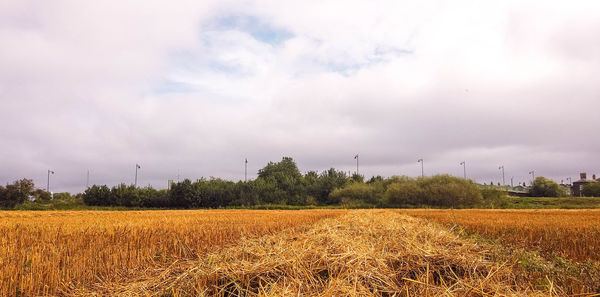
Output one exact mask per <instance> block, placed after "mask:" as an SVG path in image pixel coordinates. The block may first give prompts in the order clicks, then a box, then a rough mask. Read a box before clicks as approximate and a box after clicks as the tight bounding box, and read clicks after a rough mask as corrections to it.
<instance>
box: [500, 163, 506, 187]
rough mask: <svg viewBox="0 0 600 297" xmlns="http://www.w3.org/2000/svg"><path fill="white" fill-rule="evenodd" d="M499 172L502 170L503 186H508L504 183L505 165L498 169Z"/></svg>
mask: <svg viewBox="0 0 600 297" xmlns="http://www.w3.org/2000/svg"><path fill="white" fill-rule="evenodd" d="M498 170H502V185H503V186H504V185H506V182H505V181H504V165H502V166H500V167H498Z"/></svg>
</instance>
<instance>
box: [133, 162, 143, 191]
mask: <svg viewBox="0 0 600 297" xmlns="http://www.w3.org/2000/svg"><path fill="white" fill-rule="evenodd" d="M141 168H142V166H140V165H138V164H135V183H134V186H135V187H136V188H137V172H138V169H141Z"/></svg>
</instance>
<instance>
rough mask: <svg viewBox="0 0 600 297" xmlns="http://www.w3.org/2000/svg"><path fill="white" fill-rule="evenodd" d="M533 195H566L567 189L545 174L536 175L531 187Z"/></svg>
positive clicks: (530, 190) (530, 192)
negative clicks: (544, 175)
mask: <svg viewBox="0 0 600 297" xmlns="http://www.w3.org/2000/svg"><path fill="white" fill-rule="evenodd" d="M529 195H531V197H565V196H567V193H566V190H565V189H563V188H561V187H560V185H559V184H558V183H556V182H555V181H553V180H550V179H547V178H545V177H543V176H540V177H536V178H535V180H534V181H533V183H532V184H531V188H530V189H529Z"/></svg>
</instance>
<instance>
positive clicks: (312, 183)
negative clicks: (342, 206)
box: [304, 168, 349, 204]
mask: <svg viewBox="0 0 600 297" xmlns="http://www.w3.org/2000/svg"><path fill="white" fill-rule="evenodd" d="M304 183H305V185H306V192H307V194H308V195H309V196H311V197H314V198H315V199H316V202H317V203H319V204H331V203H332V201H331V200H329V194H331V192H333V190H335V189H337V188H343V187H344V186H346V185H347V184H348V183H349V181H348V177H347V176H346V173H345V172H343V171H336V170H335V169H334V168H330V169H329V170H327V171H323V172H321V174H320V175H317V173H316V172H314V171H310V172H308V173H307V174H306V175H305V176H304Z"/></svg>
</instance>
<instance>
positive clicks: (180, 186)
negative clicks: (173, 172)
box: [169, 178, 198, 208]
mask: <svg viewBox="0 0 600 297" xmlns="http://www.w3.org/2000/svg"><path fill="white" fill-rule="evenodd" d="M169 200H170V201H171V205H172V206H175V207H183V208H190V207H194V206H196V205H197V200H198V199H197V195H196V193H195V192H194V186H193V185H192V182H191V181H190V180H189V179H187V178H186V179H185V180H183V181H182V182H179V183H176V184H173V186H171V190H170V191H169Z"/></svg>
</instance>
